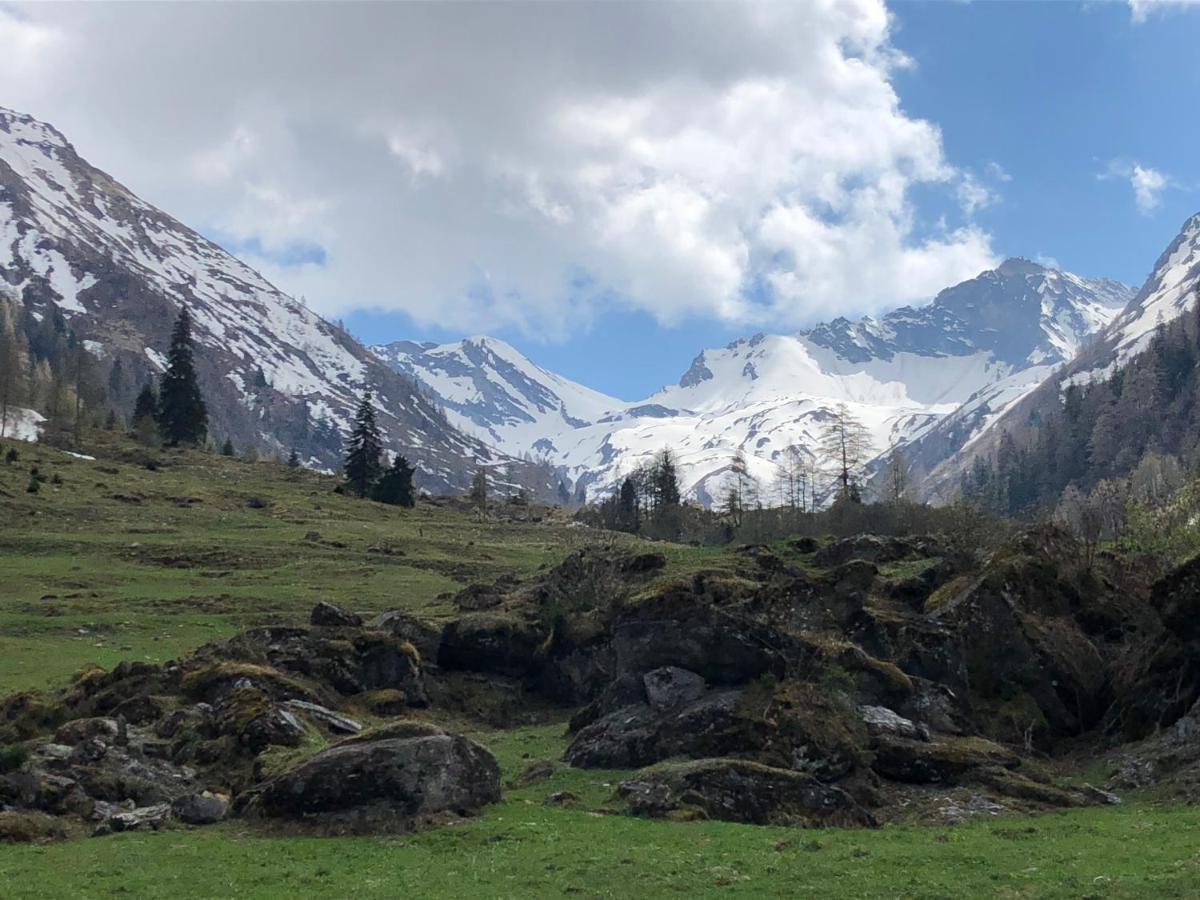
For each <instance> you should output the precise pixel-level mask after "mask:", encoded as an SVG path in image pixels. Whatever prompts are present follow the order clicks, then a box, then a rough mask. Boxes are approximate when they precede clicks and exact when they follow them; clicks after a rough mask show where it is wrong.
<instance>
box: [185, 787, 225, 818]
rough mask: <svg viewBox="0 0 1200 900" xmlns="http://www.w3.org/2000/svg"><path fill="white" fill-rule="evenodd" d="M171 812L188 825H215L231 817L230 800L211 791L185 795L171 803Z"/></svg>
mask: <svg viewBox="0 0 1200 900" xmlns="http://www.w3.org/2000/svg"><path fill="white" fill-rule="evenodd" d="M171 810H172V812H174V813H175V817H176V818H177V819H179V821H180V822H184V823H185V824H188V825H215V824H216V823H217V822H221V821H224V819H225V817H226V816H228V815H229V800H228V799H226V798H225V797H223V796H221V795H220V794H214V793H212V792H211V791H202V792H201V793H199V794H184V795H183V796H182V797H176V798H175V799H174V800H172V801H171Z"/></svg>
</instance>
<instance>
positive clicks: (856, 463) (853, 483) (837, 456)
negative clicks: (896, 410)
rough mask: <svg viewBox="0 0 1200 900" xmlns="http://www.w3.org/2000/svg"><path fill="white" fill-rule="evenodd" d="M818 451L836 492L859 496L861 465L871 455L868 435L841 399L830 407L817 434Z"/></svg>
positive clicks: (863, 464) (863, 465) (849, 497)
mask: <svg viewBox="0 0 1200 900" xmlns="http://www.w3.org/2000/svg"><path fill="white" fill-rule="evenodd" d="M820 449H821V454H822V456H823V457H824V458H825V464H826V466H827V467H828V468H829V469H830V471H831V473H832V474H833V475H834V481H835V483H836V485H837V489H838V493H839V494H840V495H841V496H842V497H845V498H846V499H848V500H859V499H861V489H860V484H861V482H862V476H863V469H864V468H865V466H866V464H867V460H868V459H870V456H871V435H870V433H869V432H868V431H867V427H866V426H865V425H863V423H862V422H860V421H859V420H858V419H856V418H855V417H854V416H853V415H851V413H850V411H849V410H848V409H847V408H846V405H845V404H844V403H839V404H838V405H837V406H836V407H835V408H834V410H833V414H832V416H831V418H830V419H829V421H828V422H827V423H826V424H825V427H824V430H823V432H822V434H821V443H820Z"/></svg>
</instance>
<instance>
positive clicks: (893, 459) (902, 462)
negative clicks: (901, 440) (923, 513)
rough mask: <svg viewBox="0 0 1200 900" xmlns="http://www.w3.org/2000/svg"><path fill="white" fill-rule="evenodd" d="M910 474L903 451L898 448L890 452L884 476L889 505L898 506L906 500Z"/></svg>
mask: <svg viewBox="0 0 1200 900" xmlns="http://www.w3.org/2000/svg"><path fill="white" fill-rule="evenodd" d="M910 477H911V474H910V469H909V466H908V460H907V459H905V457H904V451H903V450H902V449H900V448H899V447H896V448H894V449H893V450H892V452H891V455H890V456H888V463H887V471H886V473H885V474H884V489H885V491H886V492H887V499H888V501H889V502H890V503H893V504H898V503H900V502H901V501H904V500H907V499H908V489H909V480H910Z"/></svg>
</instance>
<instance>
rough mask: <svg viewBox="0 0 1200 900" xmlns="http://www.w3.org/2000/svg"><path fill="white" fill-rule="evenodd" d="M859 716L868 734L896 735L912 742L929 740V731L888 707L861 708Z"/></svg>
mask: <svg viewBox="0 0 1200 900" xmlns="http://www.w3.org/2000/svg"><path fill="white" fill-rule="evenodd" d="M858 714H859V715H860V716H861V717H862V720H863V724H864V725H866V726H867V734H870V735H878V734H894V735H896V736H897V737H903V738H910V739H911V740H918V741H927V740H929V729H928V728H927V727H925V726H924V725H918V724H917V723H916V722H913V721H912V720H911V719H906V718H904V716H902V715H899V714H898V713H895V712H892V710H890V709H888V708H887V707H886V706H860V707H859V708H858Z"/></svg>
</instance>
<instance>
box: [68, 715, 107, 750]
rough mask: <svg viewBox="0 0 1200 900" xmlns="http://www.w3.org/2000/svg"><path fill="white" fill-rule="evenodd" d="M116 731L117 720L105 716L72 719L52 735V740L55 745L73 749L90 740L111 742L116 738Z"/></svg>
mask: <svg viewBox="0 0 1200 900" xmlns="http://www.w3.org/2000/svg"><path fill="white" fill-rule="evenodd" d="M118 730H119V728H118V726H117V720H116V719H112V718H109V717H107V716H95V717H90V718H83V719H72V720H71V721H70V722H67V723H66V724H64V725H63V726H62V727H60V728H59V729H58V731H56V732H55V733H54V740H55V742H56V743H59V744H67V745H69V746H72V747H73V746H75V745H76V744H80V743H83V742H84V741H86V740H88V739H90V738H96V737H99V738H104V739H106V740H112V739H114V738H115V737H116V736H117V732H118Z"/></svg>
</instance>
